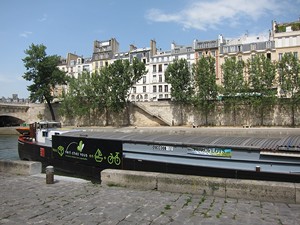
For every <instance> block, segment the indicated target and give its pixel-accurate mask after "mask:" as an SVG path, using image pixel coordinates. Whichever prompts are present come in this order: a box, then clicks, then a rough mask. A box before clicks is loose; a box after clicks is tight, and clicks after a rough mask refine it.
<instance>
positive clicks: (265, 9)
mask: <svg viewBox="0 0 300 225" xmlns="http://www.w3.org/2000/svg"><path fill="white" fill-rule="evenodd" d="M284 4H287V3H283V2H282V1H279V0H211V1H208V0H205V1H201V0H194V1H192V2H191V4H190V5H188V6H186V7H185V8H184V9H182V10H181V11H179V12H175V13H165V12H163V11H161V10H159V9H150V10H149V11H148V12H147V13H146V18H147V19H148V20H149V21H154V22H175V23H178V24H181V25H182V26H183V28H184V29H190V28H192V29H198V30H208V29H215V28H217V27H219V26H221V25H223V24H229V25H231V26H237V25H239V24H240V20H241V19H248V20H249V19H250V20H252V21H258V20H259V19H260V18H261V17H262V16H264V15H266V14H271V15H277V14H279V13H280V10H281V9H282V8H283V5H284Z"/></svg>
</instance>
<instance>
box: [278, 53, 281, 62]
mask: <svg viewBox="0 0 300 225" xmlns="http://www.w3.org/2000/svg"><path fill="white" fill-rule="evenodd" d="M281 59H282V53H279V54H278V60H279V61H280V60H281Z"/></svg>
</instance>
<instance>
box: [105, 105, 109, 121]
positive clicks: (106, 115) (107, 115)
mask: <svg viewBox="0 0 300 225" xmlns="http://www.w3.org/2000/svg"><path fill="white" fill-rule="evenodd" d="M108 117H109V113H108V109H107V107H105V126H108Z"/></svg>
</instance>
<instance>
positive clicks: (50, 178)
mask: <svg viewBox="0 0 300 225" xmlns="http://www.w3.org/2000/svg"><path fill="white" fill-rule="evenodd" d="M46 184H54V167H53V166H47V167H46Z"/></svg>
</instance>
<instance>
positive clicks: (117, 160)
mask: <svg viewBox="0 0 300 225" xmlns="http://www.w3.org/2000/svg"><path fill="white" fill-rule="evenodd" d="M115 153H116V155H115V156H113V153H110V154H109V156H108V157H107V162H108V163H109V164H113V163H115V164H116V165H117V166H118V165H120V164H121V159H120V157H119V154H120V152H115Z"/></svg>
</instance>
